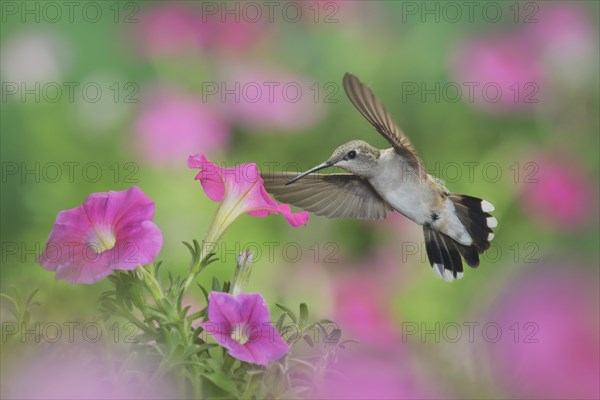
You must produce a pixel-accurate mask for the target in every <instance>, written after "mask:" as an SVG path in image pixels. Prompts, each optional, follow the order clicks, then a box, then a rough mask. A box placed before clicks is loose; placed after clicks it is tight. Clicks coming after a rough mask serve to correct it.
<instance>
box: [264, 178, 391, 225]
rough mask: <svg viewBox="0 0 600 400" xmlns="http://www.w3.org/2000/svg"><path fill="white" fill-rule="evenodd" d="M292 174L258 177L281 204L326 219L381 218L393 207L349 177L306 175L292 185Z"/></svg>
mask: <svg viewBox="0 0 600 400" xmlns="http://www.w3.org/2000/svg"><path fill="white" fill-rule="evenodd" d="M296 175H297V174H296V173H286V172H271V173H264V174H261V176H262V178H263V180H264V181H265V188H266V189H267V192H269V193H270V194H271V195H273V197H275V198H276V199H277V200H278V201H280V202H282V203H289V204H292V205H294V206H296V207H300V208H302V209H304V210H306V211H310V212H312V213H315V214H316V215H322V216H325V217H328V218H350V217H351V218H359V219H383V218H385V214H386V211H392V210H393V208H392V207H391V206H390V205H389V204H387V203H386V202H385V200H383V199H382V198H381V197H380V196H379V195H378V194H377V192H375V190H374V189H373V187H372V186H371V185H370V184H369V182H367V181H366V180H365V179H363V178H361V177H358V176H356V175H352V174H310V175H308V176H306V177H305V178H304V179H302V181H299V182H297V183H295V184H294V185H287V186H286V183H287V182H288V181H289V180H290V179H292V178H293V177H295V176H296Z"/></svg>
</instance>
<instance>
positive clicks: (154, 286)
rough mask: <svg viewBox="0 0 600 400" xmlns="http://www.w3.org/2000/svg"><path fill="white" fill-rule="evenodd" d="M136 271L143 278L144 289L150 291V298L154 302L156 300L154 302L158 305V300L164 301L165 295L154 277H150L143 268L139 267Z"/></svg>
mask: <svg viewBox="0 0 600 400" xmlns="http://www.w3.org/2000/svg"><path fill="white" fill-rule="evenodd" d="M138 271H140V272H141V273H142V275H143V276H144V282H145V283H146V287H147V288H148V290H150V293H152V297H154V300H156V302H157V303H158V302H159V301H160V300H162V299H164V298H165V295H164V294H163V292H162V289H161V288H160V284H159V283H158V281H157V280H156V278H155V277H154V275H152V274H151V273H150V272H149V271H148V270H147V269H146V268H144V267H143V266H141V265H140V266H139V267H138Z"/></svg>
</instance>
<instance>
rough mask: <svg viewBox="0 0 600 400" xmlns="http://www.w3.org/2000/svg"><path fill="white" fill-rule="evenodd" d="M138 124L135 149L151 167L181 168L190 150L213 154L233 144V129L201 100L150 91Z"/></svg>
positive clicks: (169, 92) (161, 91) (162, 91)
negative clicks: (231, 137)
mask: <svg viewBox="0 0 600 400" xmlns="http://www.w3.org/2000/svg"><path fill="white" fill-rule="evenodd" d="M145 97H146V100H145V104H144V107H143V109H142V111H141V113H140V115H139V116H138V119H137V121H136V123H135V128H134V129H135V139H134V140H135V146H136V147H137V148H138V152H139V153H140V156H141V157H143V158H144V159H145V160H146V161H147V162H148V163H152V164H155V165H158V166H162V165H172V164H175V165H179V164H180V163H181V160H182V159H185V157H187V155H188V154H189V151H190V149H202V151H204V152H207V153H210V152H213V151H217V150H222V149H225V148H226V147H227V146H228V144H229V139H230V138H229V135H230V132H229V127H228V126H227V124H226V123H225V121H224V120H222V119H221V118H220V117H219V115H218V114H217V113H215V112H214V111H213V110H212V109H211V108H210V107H209V106H207V105H206V104H204V103H202V101H201V100H200V98H199V97H194V96H189V95H184V94H181V93H175V92H173V91H170V90H157V91H150V93H149V94H148V96H145Z"/></svg>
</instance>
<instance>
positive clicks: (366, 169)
mask: <svg viewBox="0 0 600 400" xmlns="http://www.w3.org/2000/svg"><path fill="white" fill-rule="evenodd" d="M378 159H379V150H377V149H376V148H375V147H373V146H371V145H370V144H369V143H367V142H365V141H363V140H353V141H351V142H348V143H344V144H343V145H341V146H340V147H338V148H337V149H335V151H334V152H333V154H332V155H331V157H329V160H327V161H326V162H328V163H331V165H332V166H335V167H340V168H342V169H344V170H346V171H348V172H350V173H352V174H354V175H358V176H361V177H363V178H370V177H371V176H372V174H373V173H374V172H375V166H376V164H377V160H378Z"/></svg>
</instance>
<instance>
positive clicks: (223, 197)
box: [188, 153, 308, 227]
mask: <svg viewBox="0 0 600 400" xmlns="http://www.w3.org/2000/svg"><path fill="white" fill-rule="evenodd" d="M188 167H190V168H198V169H200V172H199V173H198V174H197V175H196V178H195V179H196V180H199V181H200V183H201V184H202V188H203V189H204V192H205V193H206V195H207V196H208V197H209V198H210V199H211V200H213V201H216V202H222V204H225V206H227V207H232V208H233V207H235V209H236V211H237V213H238V214H239V215H241V214H244V213H246V214H248V215H251V216H253V217H266V216H267V215H269V214H280V213H281V214H282V215H283V216H284V217H285V219H286V220H287V222H288V223H289V224H290V225H291V226H293V227H298V226H301V225H306V222H307V220H308V212H307V211H303V212H300V213H296V214H294V213H292V212H291V209H290V207H289V206H288V205H285V204H281V205H280V204H278V203H277V202H276V201H274V200H273V199H272V198H271V196H269V194H268V193H267V191H266V190H265V187H264V181H263V179H262V178H261V176H260V172H259V171H258V167H257V166H256V164H254V163H249V164H241V165H238V166H236V167H234V168H221V167H219V166H217V165H215V164H213V163H211V162H210V161H208V160H207V159H206V157H205V156H204V154H201V153H200V154H196V155H195V156H190V157H189V159H188ZM231 211H233V210H231Z"/></svg>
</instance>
